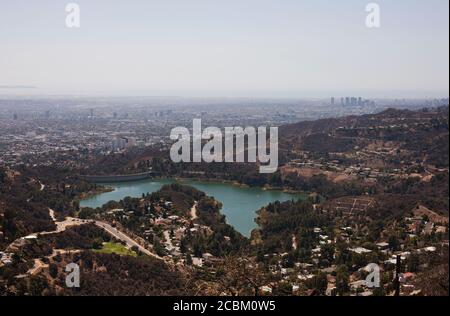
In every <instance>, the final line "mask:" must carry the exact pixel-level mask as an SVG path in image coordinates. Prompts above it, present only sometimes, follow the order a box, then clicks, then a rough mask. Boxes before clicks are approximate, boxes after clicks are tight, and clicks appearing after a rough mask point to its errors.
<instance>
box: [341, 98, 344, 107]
mask: <svg viewBox="0 0 450 316" xmlns="http://www.w3.org/2000/svg"><path fill="white" fill-rule="evenodd" d="M341 105H342V106H344V98H341Z"/></svg>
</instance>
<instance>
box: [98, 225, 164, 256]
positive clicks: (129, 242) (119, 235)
mask: <svg viewBox="0 0 450 316" xmlns="http://www.w3.org/2000/svg"><path fill="white" fill-rule="evenodd" d="M94 223H95V225H97V226H98V227H100V228H102V229H104V230H105V231H106V232H107V233H109V234H110V235H112V236H113V237H115V238H116V239H118V240H121V241H123V242H125V243H126V244H127V246H128V248H131V247H137V248H138V249H139V251H141V252H142V253H144V254H146V255H148V256H151V257H154V258H157V259H160V260H163V258H161V257H160V256H158V255H156V254H154V253H152V252H150V251H149V250H148V249H146V248H144V247H142V246H141V245H140V244H138V243H137V242H136V241H134V240H133V239H131V238H130V237H128V236H127V235H125V234H124V233H122V232H121V231H119V230H118V229H116V228H114V227H112V226H111V225H109V224H107V223H105V222H100V221H95V222H94Z"/></svg>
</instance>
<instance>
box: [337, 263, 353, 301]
mask: <svg viewBox="0 0 450 316" xmlns="http://www.w3.org/2000/svg"><path fill="white" fill-rule="evenodd" d="M349 280H350V276H349V273H348V269H347V266H344V265H341V266H338V267H337V269H336V290H337V292H338V294H339V295H341V296H343V295H345V294H346V293H348V291H349V290H350V287H349Z"/></svg>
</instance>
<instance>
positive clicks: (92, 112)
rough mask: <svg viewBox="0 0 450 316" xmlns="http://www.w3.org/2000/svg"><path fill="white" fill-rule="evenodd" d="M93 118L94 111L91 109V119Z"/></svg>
mask: <svg viewBox="0 0 450 316" xmlns="http://www.w3.org/2000/svg"><path fill="white" fill-rule="evenodd" d="M93 118H94V109H91V119H93Z"/></svg>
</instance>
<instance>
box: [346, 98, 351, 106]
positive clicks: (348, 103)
mask: <svg viewBox="0 0 450 316" xmlns="http://www.w3.org/2000/svg"><path fill="white" fill-rule="evenodd" d="M345 105H347V106H349V105H350V97H345Z"/></svg>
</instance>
